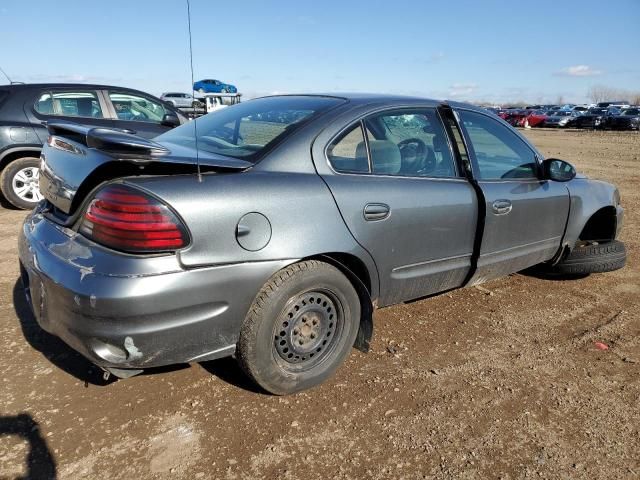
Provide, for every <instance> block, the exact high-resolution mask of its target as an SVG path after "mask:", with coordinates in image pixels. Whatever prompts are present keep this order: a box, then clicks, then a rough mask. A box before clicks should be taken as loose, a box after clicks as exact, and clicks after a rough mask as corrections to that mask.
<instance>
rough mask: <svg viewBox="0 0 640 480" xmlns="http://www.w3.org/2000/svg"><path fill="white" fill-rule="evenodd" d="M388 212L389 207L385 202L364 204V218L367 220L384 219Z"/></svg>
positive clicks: (389, 210)
mask: <svg viewBox="0 0 640 480" xmlns="http://www.w3.org/2000/svg"><path fill="white" fill-rule="evenodd" d="M390 212H391V208H389V205H387V204H385V203H367V204H366V205H365V206H364V219H365V220H369V221H375V220H384V219H385V218H387V217H388V216H389V213H390Z"/></svg>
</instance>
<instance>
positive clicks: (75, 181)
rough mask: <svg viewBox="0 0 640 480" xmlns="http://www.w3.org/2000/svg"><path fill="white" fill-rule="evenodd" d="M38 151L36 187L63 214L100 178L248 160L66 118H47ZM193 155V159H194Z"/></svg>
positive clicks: (226, 168) (234, 165) (232, 165)
mask: <svg viewBox="0 0 640 480" xmlns="http://www.w3.org/2000/svg"><path fill="white" fill-rule="evenodd" d="M47 129H48V130H49V134H50V135H49V139H48V140H47V143H46V144H45V145H44V149H43V151H42V164H41V169H40V191H41V193H42V195H43V196H44V197H45V198H46V199H47V200H48V201H49V202H50V203H51V204H52V205H54V206H55V207H56V208H57V209H58V210H60V211H62V212H63V213H64V214H67V215H69V214H72V213H73V211H74V210H75V209H76V207H77V206H78V205H79V204H80V203H82V201H83V200H84V198H85V197H86V195H87V194H88V193H89V192H90V191H91V190H92V189H93V188H94V187H95V186H96V185H98V184H99V183H102V182H104V181H106V180H110V179H114V178H118V177H125V176H131V175H154V174H159V175H175V174H195V173H196V165H197V164H198V163H199V165H200V167H201V169H202V170H203V171H219V172H238V171H242V170H245V169H247V168H249V167H251V166H252V164H251V163H250V162H247V161H244V160H239V159H235V158H230V157H224V156H221V155H216V154H212V153H208V152H203V151H199V152H197V154H196V150H195V149H193V148H189V147H185V146H179V145H175V144H170V143H160V142H154V141H153V140H148V139H145V138H142V137H139V136H137V135H132V134H130V133H127V132H125V131H123V130H119V129H112V128H95V127H87V126H82V125H78V124H74V123H70V122H49V123H48V125H47ZM196 158H197V160H196Z"/></svg>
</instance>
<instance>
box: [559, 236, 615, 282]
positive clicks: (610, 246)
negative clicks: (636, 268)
mask: <svg viewBox="0 0 640 480" xmlns="http://www.w3.org/2000/svg"><path fill="white" fill-rule="evenodd" d="M626 261H627V252H626V249H625V248H624V243H622V242H620V241H618V240H613V241H611V242H607V243H601V244H598V245H587V246H584V247H576V248H574V249H573V250H572V251H571V253H570V254H569V255H568V256H567V257H566V258H565V259H564V260H562V261H561V262H560V263H558V264H557V265H555V266H554V267H553V268H552V272H553V273H557V274H560V275H586V274H589V273H603V272H612V271H614V270H618V269H620V268H622V267H624V265H625V263H626Z"/></svg>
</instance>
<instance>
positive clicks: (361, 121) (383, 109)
mask: <svg viewBox="0 0 640 480" xmlns="http://www.w3.org/2000/svg"><path fill="white" fill-rule="evenodd" d="M426 109H432V110H435V112H436V116H437V118H438V120H439V121H440V124H441V126H442V128H443V130H444V133H445V138H446V139H447V145H448V146H449V152H450V153H451V159H452V160H453V169H454V172H455V174H456V175H455V176H453V177H432V176H428V175H421V176H414V175H388V174H380V173H374V172H373V167H372V165H371V152H370V151H369V139H368V138H367V130H366V125H365V124H364V121H365V120H366V118H367V117H371V116H374V115H380V114H382V113H384V112H396V111H400V110H409V111H415V110H426ZM356 123H359V124H360V128H361V132H362V135H363V137H364V142H365V145H366V149H367V160H368V164H369V171H368V172H345V171H340V170H336V169H335V168H334V167H333V164H332V163H331V160H329V153H328V150H329V147H330V146H331V145H333V143H334V142H335V141H336V140H337V139H338V138H339V137H340V136H341V135H342V134H343V133H344V132H346V131H348V130H350V129H351V128H353V127H354V125H355V124H356ZM323 153H324V158H325V160H326V162H327V165H328V166H329V169H330V170H331V172H332V173H334V174H336V175H364V176H376V177H389V178H416V179H427V180H462V181H465V182H466V181H467V178H466V177H465V176H464V175H462V173H461V171H460V169H459V168H458V162H457V161H456V158H457V157H456V155H455V153H454V152H453V149H452V145H451V139H450V138H449V132H448V130H447V128H446V125H445V123H444V121H443V119H442V117H441V116H440V112H439V111H438V106H434V105H429V106H424V105H418V106H415V105H402V106H393V107H390V106H389V105H385V106H384V107H381V108H379V109H376V110H373V111H369V112H366V113H363V114H362V115H360V116H358V117H356V119H355V120H353V121H352V122H351V123H349V124H347V126H345V127H343V128H341V129H340V130H339V131H338V132H337V133H336V134H334V135H333V136H332V137H331V138H330V139H329V141H328V142H327V143H326V145H325V146H324V149H323Z"/></svg>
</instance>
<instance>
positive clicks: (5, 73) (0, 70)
mask: <svg viewBox="0 0 640 480" xmlns="http://www.w3.org/2000/svg"><path fill="white" fill-rule="evenodd" d="M0 72H2V74H3V75H4V76H5V77H7V80H9V83H10V84H12V85H13V81H12V80H11V79H10V78H9V75H7V72H5V71H4V70H3V69H2V67H0Z"/></svg>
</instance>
